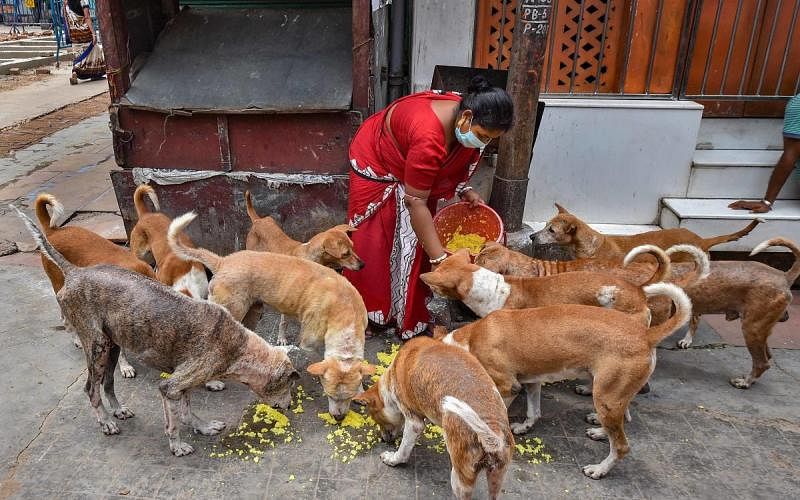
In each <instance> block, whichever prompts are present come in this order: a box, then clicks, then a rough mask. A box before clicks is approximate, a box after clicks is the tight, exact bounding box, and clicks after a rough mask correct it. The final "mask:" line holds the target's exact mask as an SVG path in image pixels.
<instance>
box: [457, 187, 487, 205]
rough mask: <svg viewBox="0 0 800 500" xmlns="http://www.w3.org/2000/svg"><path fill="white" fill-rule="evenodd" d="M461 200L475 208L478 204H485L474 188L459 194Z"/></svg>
mask: <svg viewBox="0 0 800 500" xmlns="http://www.w3.org/2000/svg"><path fill="white" fill-rule="evenodd" d="M461 200H462V201H466V202H467V203H469V206H470V208H475V207H477V206H478V205H486V202H485V201H483V198H481V195H479V194H478V192H477V191H475V190H474V189H469V190H467V191H465V192H464V194H463V195H461Z"/></svg>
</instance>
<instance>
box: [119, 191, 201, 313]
mask: <svg viewBox="0 0 800 500" xmlns="http://www.w3.org/2000/svg"><path fill="white" fill-rule="evenodd" d="M145 195H147V197H148V198H150V201H151V203H152V204H153V208H155V210H156V211H155V212H151V211H150V210H149V209H148V208H147V204H146V203H145V201H144V196H145ZM133 204H134V206H135V207H136V215H137V216H138V219H139V220H138V221H137V222H136V226H134V228H133V230H132V231H131V238H130V242H131V251H132V252H133V253H134V254H136V256H138V257H139V258H140V259H141V258H144V256H145V255H146V254H147V253H148V252H150V253H152V254H153V259H155V261H156V268H157V269H158V271H157V272H156V276H157V277H158V281H160V282H161V283H164V284H165V285H167V286H171V287H172V288H174V289H175V290H178V291H179V292H181V293H183V294H186V295H188V296H189V297H194V298H196V299H201V300H205V299H206V298H207V297H208V278H207V277H206V270H205V269H204V268H203V265H202V264H200V263H199V262H187V261H185V260H183V259H179V258H178V257H177V256H176V255H175V254H174V253H173V252H172V250H170V248H169V244H167V229H169V223H170V222H172V221H171V219H170V218H169V217H167V216H166V215H164V214H163V213H161V212H160V211H159V210H160V208H159V204H158V197H157V196H156V192H155V191H154V190H153V188H152V187H151V186H148V185H147V184H142V185H141V186H139V187H137V188H136V191H134V193H133ZM179 237H180V239H181V243H183V245H185V246H187V247H194V244H193V243H192V240H190V239H189V237H188V236H186V235H185V234H181V235H180V236H179Z"/></svg>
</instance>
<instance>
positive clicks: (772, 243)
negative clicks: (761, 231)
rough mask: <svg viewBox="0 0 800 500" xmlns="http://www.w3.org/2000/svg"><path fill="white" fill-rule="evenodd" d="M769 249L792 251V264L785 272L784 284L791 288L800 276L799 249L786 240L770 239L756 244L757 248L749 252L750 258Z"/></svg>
mask: <svg viewBox="0 0 800 500" xmlns="http://www.w3.org/2000/svg"><path fill="white" fill-rule="evenodd" d="M769 247H786V248H788V249H789V250H791V251H792V253H793V254H794V264H792V267H791V268H790V269H789V270H788V271H786V273H785V274H786V283H787V284H788V285H789V286H792V285H793V284H794V282H795V281H796V280H797V277H798V276H800V248H798V247H797V244H796V243H795V242H793V241H792V240H790V239H788V238H781V237H778V238H772V239H771V240H767V241H762V242H761V243H759V244H758V246H757V247H755V248H754V249H753V251H752V252H750V256H751V257H752V256H753V255H755V254H757V253H759V252H762V251H764V250H766V249H767V248H769Z"/></svg>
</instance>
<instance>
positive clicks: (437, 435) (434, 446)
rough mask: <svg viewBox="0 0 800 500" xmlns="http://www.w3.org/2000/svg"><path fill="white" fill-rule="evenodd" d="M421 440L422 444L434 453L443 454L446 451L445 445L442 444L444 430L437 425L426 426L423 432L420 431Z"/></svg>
mask: <svg viewBox="0 0 800 500" xmlns="http://www.w3.org/2000/svg"><path fill="white" fill-rule="evenodd" d="M422 437H424V438H425V439H424V440H423V442H422V444H424V445H425V447H426V448H428V449H429V450H433V451H435V452H436V453H444V452H446V451H447V445H446V444H445V443H444V429H442V428H441V427H439V426H438V425H434V424H428V425H426V426H425V430H424V431H422Z"/></svg>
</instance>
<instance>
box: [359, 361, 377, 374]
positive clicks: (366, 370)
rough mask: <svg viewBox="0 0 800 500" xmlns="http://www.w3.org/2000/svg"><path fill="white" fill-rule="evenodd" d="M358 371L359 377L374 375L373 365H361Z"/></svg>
mask: <svg viewBox="0 0 800 500" xmlns="http://www.w3.org/2000/svg"><path fill="white" fill-rule="evenodd" d="M359 369H360V370H361V375H375V365H371V364H369V363H361V366H359Z"/></svg>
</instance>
